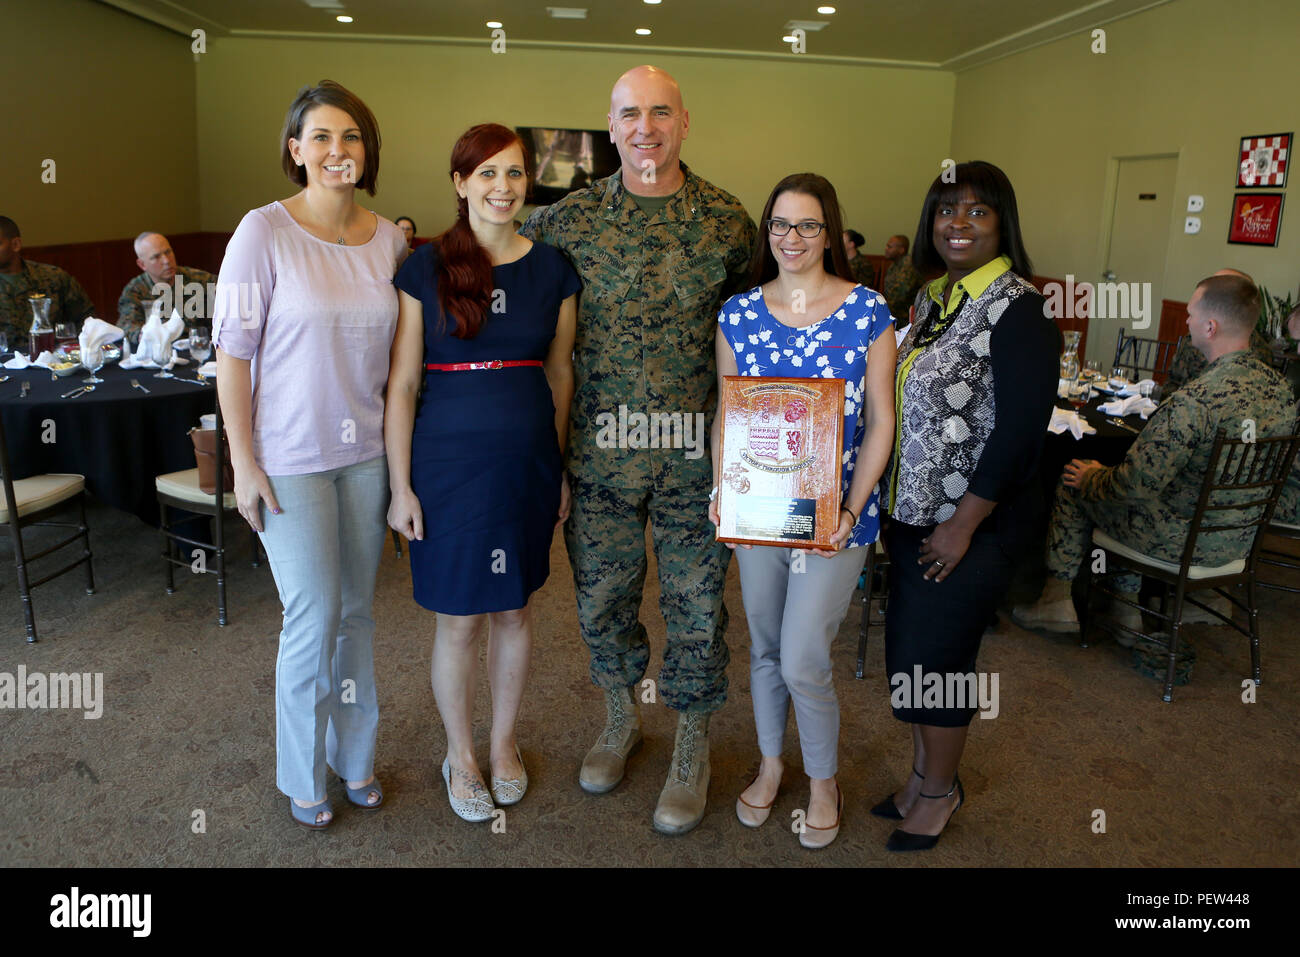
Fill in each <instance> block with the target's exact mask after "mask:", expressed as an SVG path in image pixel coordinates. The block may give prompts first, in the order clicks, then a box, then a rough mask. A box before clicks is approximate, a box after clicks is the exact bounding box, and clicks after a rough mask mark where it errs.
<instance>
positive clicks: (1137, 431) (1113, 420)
mask: <svg viewBox="0 0 1300 957" xmlns="http://www.w3.org/2000/svg"><path fill="white" fill-rule="evenodd" d="M1106 421H1107V422H1109V423H1110V424H1111V425H1118V426H1119V427H1120V428H1121V429H1127V430H1128V431H1130V432H1132V433H1133V434H1134V435H1141V434H1142V430H1141V429H1135V428H1133V426H1131V425H1129V424H1128V423H1127V422H1125V421H1124V420H1123V419H1117V418H1115V417H1114V416H1111V417H1110V418H1108V419H1107V420H1106Z"/></svg>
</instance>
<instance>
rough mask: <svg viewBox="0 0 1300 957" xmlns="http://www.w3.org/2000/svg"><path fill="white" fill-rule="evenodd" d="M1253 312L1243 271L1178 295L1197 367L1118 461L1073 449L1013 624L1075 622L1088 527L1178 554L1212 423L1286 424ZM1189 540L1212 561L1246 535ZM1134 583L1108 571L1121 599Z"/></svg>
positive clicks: (1282, 386) (1239, 548)
mask: <svg viewBox="0 0 1300 957" xmlns="http://www.w3.org/2000/svg"><path fill="white" fill-rule="evenodd" d="M1258 315H1259V293H1258V291H1257V290H1256V289H1255V284H1254V283H1252V282H1251V281H1250V280H1249V279H1243V278H1242V277H1240V276H1219V275H1215V276H1211V277H1210V278H1208V279H1202V280H1201V282H1200V283H1198V284H1197V286H1196V292H1195V293H1194V294H1193V295H1192V298H1191V301H1190V302H1188V304H1187V328H1188V332H1189V333H1190V336H1191V340H1190V341H1191V343H1192V345H1193V346H1195V347H1196V349H1198V350H1199V351H1200V352H1201V353H1202V354H1203V355H1204V356H1205V359H1206V361H1207V366H1206V370H1205V372H1203V373H1202V374H1201V375H1200V376H1198V377H1197V378H1196V379H1195V380H1193V381H1192V382H1191V383H1189V384H1188V385H1187V386H1185V387H1184V388H1183V389H1181V390H1179V391H1178V392H1177V393H1176V394H1175V395H1174V396H1173V397H1172V398H1170V399H1169V400H1168V401H1166V402H1164V403H1162V404H1161V406H1160V407H1159V408H1158V409H1157V410H1156V411H1155V412H1154V413H1152V415H1151V420H1150V422H1148V423H1147V426H1146V428H1145V429H1143V430H1142V433H1141V434H1140V435H1139V436H1138V437H1137V440H1136V441H1135V442H1134V443H1133V446H1132V447H1131V448H1130V449H1129V451H1128V454H1127V455H1126V456H1125V457H1124V461H1123V462H1121V463H1120V464H1119V465H1117V466H1113V467H1107V466H1103V465H1100V464H1098V463H1097V462H1095V461H1091V460H1088V461H1084V460H1080V459H1075V460H1074V461H1072V462H1071V463H1070V464H1069V465H1067V466H1066V467H1065V474H1064V476H1063V477H1062V479H1061V482H1060V483H1059V484H1058V485H1057V489H1056V501H1055V504H1054V506H1053V509H1052V521H1051V528H1050V530H1049V533H1048V555H1047V569H1048V571H1049V572H1050V573H1051V578H1049V580H1048V584H1047V588H1046V589H1045V590H1044V592H1043V596H1042V598H1040V599H1039V600H1038V602H1037V603H1036V604H1034V605H1027V606H1021V607H1019V608H1016V609H1015V611H1014V612H1013V614H1012V617H1013V618H1014V619H1015V620H1016V621H1017V622H1018V623H1019V624H1021V625H1023V626H1024V627H1026V628H1034V627H1037V628H1045V629H1047V630H1049V631H1075V630H1077V629H1078V627H1079V620H1078V618H1077V617H1076V616H1075V610H1074V605H1073V602H1072V601H1071V600H1070V583H1071V581H1072V580H1073V579H1074V577H1075V575H1076V574H1077V573H1078V571H1079V567H1080V564H1081V563H1082V562H1083V561H1084V559H1085V557H1086V556H1087V555H1089V554H1090V552H1091V549H1092V547H1093V546H1092V529H1093V528H1094V527H1097V528H1100V529H1101V530H1102V531H1104V532H1105V533H1106V534H1107V535H1109V536H1111V537H1112V538H1114V539H1116V540H1117V541H1119V542H1121V543H1123V544H1124V545H1127V546H1128V547H1129V548H1132V549H1135V550H1136V551H1138V552H1141V553H1142V554H1143V555H1148V556H1151V557H1152V558H1158V559H1162V560H1164V561H1168V562H1174V563H1178V562H1180V561H1181V560H1182V550H1183V545H1184V543H1185V542H1186V540H1187V530H1188V526H1189V525H1190V523H1191V518H1192V514H1193V513H1194V512H1195V511H1196V502H1197V500H1198V498H1199V497H1200V490H1201V483H1202V482H1203V481H1204V479H1205V473H1206V470H1207V469H1208V468H1209V466H1210V449H1211V447H1212V446H1213V444H1214V439H1215V435H1216V434H1217V433H1218V432H1219V430H1220V429H1222V430H1224V431H1225V432H1226V433H1227V435H1228V437H1230V438H1237V437H1241V436H1242V435H1243V434H1244V433H1245V432H1246V431H1247V429H1248V428H1251V427H1253V430H1254V434H1255V435H1256V436H1258V437H1259V438H1266V437H1270V436H1276V435H1283V434H1287V433H1289V432H1290V431H1291V428H1292V424H1293V422H1294V420H1295V417H1296V407H1295V402H1294V400H1293V398H1292V396H1291V390H1290V389H1289V388H1288V387H1287V385H1286V382H1285V380H1283V379H1282V377H1281V376H1280V375H1278V374H1277V373H1276V372H1274V371H1273V369H1271V368H1270V367H1268V366H1266V365H1263V364H1261V363H1260V362H1258V361H1257V360H1256V359H1255V358H1254V356H1253V355H1251V353H1250V352H1249V351H1248V347H1249V344H1250V331H1251V329H1252V327H1253V326H1254V323H1255V318H1256V317H1257V316H1258ZM1247 420H1250V422H1251V423H1253V426H1248V425H1247ZM1198 545H1199V550H1198V551H1197V553H1196V554H1195V555H1194V556H1193V560H1194V561H1195V562H1196V564H1198V565H1222V564H1225V563H1227V562H1230V561H1233V560H1235V559H1238V558H1242V557H1243V556H1244V555H1245V553H1246V551H1248V549H1249V545H1250V542H1249V538H1248V537H1243V533H1241V532H1239V531H1234V530H1228V531H1220V532H1207V533H1203V534H1202V535H1201V536H1200V538H1199V539H1198ZM1140 584H1141V582H1140V578H1139V576H1137V575H1134V574H1124V575H1121V576H1117V580H1116V585H1117V587H1118V590H1120V591H1121V592H1124V593H1125V597H1127V598H1128V599H1129V600H1131V601H1134V602H1136V601H1137V592H1138V588H1139V586H1140ZM1122 607H1123V608H1124V609H1125V611H1126V612H1127V613H1129V614H1127V616H1126V617H1125V618H1123V619H1122V621H1123V622H1124V623H1125V624H1127V625H1129V626H1130V627H1136V626H1137V624H1138V622H1137V617H1136V616H1137V611H1136V609H1131V608H1127V606H1122ZM1125 643H1128V642H1125ZM1189 651H1190V649H1189Z"/></svg>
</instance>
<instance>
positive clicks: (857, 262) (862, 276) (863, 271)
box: [849, 253, 876, 289]
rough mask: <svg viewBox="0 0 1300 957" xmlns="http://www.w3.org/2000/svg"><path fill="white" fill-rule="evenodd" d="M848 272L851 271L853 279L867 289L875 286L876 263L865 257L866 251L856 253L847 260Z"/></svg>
mask: <svg viewBox="0 0 1300 957" xmlns="http://www.w3.org/2000/svg"><path fill="white" fill-rule="evenodd" d="M849 272H851V273H853V278H854V279H855V280H857V281H858V282H860V283H861V284H862V285H864V286H866V287H867V288H868V289H873V288H874V287H875V282H876V264H875V263H873V262H872V261H871V260H870V259H868V258H867V255H866V253H858V254H857V255H856V256H854V257H853V258H852V259H850V260H849Z"/></svg>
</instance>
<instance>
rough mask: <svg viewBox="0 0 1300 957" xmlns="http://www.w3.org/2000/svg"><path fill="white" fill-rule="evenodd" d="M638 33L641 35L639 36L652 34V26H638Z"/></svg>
mask: <svg viewBox="0 0 1300 957" xmlns="http://www.w3.org/2000/svg"><path fill="white" fill-rule="evenodd" d="M636 35H637V36H639V37H648V36H649V35H650V28H649V27H637V28H636Z"/></svg>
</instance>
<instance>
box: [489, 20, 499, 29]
mask: <svg viewBox="0 0 1300 957" xmlns="http://www.w3.org/2000/svg"><path fill="white" fill-rule="evenodd" d="M487 28H488V29H489V30H500V29H501V21H500V20H489V21H488V22H487Z"/></svg>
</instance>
